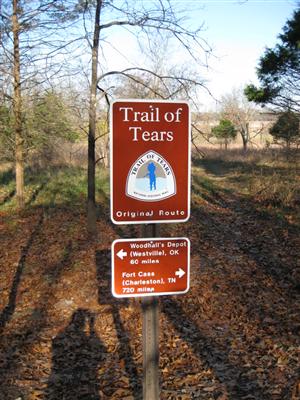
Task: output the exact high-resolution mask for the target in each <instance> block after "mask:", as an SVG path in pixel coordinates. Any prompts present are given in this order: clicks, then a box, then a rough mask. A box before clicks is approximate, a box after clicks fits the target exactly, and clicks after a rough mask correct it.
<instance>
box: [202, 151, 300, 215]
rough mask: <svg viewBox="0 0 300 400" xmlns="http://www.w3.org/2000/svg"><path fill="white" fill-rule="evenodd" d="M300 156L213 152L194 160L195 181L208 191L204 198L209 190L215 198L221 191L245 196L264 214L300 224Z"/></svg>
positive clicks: (264, 152) (272, 153) (254, 152)
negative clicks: (288, 158) (290, 217)
mask: <svg viewBox="0 0 300 400" xmlns="http://www.w3.org/2000/svg"><path fill="white" fill-rule="evenodd" d="M297 157H298V158H299V154H294V157H293V159H291V160H287V159H286V157H285V154H283V153H280V152H276V153H274V152H271V151H270V152H266V151H248V152H247V153H246V154H245V153H243V152H241V151H239V152H238V151H237V150H233V151H227V152H225V151H223V152H221V151H210V152H208V153H207V155H206V157H205V158H203V159H199V158H197V159H194V165H195V167H196V169H194V175H195V176H197V178H196V179H195V178H194V182H197V181H198V187H199V184H200V186H201V187H202V188H204V189H205V188H206V194H205V193H204V196H203V197H204V198H205V196H207V191H208V189H209V191H210V193H211V195H212V196H213V197H215V196H214V195H215V193H217V192H218V191H219V193H220V191H222V190H223V191H224V190H225V191H227V192H228V191H231V192H232V193H236V194H238V195H240V196H244V197H246V198H247V199H248V200H249V201H250V202H252V203H253V205H255V206H256V207H257V208H260V211H261V212H268V213H269V212H274V213H275V214H277V215H278V216H279V217H282V216H283V215H284V216H288V217H289V216H291V215H292V216H293V219H294V220H296V221H297V223H300V220H299V206H300V175H299V167H298V162H299V159H298V158H297ZM196 170H197V174H196ZM203 177H205V179H206V181H203ZM209 181H211V182H209ZM213 184H214V186H213ZM207 200H211V199H209V198H208V199H207Z"/></svg>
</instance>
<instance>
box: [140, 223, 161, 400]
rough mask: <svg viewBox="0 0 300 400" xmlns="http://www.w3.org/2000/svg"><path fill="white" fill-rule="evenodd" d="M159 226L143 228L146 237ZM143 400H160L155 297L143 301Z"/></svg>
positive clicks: (155, 233) (152, 235)
mask: <svg viewBox="0 0 300 400" xmlns="http://www.w3.org/2000/svg"><path fill="white" fill-rule="evenodd" d="M157 234H158V232H157V226H156V225H155V224H149V225H144V226H143V235H144V237H146V238H147V237H156V236H157ZM142 311H143V400H159V309H158V299H157V298H156V297H155V296H151V297H144V298H143V299H142Z"/></svg>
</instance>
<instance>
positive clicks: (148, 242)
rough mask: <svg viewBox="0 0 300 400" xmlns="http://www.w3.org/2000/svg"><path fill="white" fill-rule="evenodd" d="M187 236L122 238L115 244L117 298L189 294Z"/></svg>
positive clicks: (113, 273) (113, 257) (114, 281)
mask: <svg viewBox="0 0 300 400" xmlns="http://www.w3.org/2000/svg"><path fill="white" fill-rule="evenodd" d="M189 260H190V241H189V239H187V238H163V239H157V238H150V239H120V240H115V241H114V242H113V244H112V293H113V295H114V296H115V297H138V296H155V295H156V296H157V295H167V294H179V293H186V292H187V291H188V290H189V281H190V266H189V264H190V263H189Z"/></svg>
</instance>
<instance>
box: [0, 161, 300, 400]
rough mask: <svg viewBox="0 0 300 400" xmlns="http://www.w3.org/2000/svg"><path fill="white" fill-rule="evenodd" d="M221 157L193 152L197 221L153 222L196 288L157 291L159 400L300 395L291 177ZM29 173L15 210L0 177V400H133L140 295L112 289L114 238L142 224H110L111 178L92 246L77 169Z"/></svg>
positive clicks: (281, 399)
mask: <svg viewBox="0 0 300 400" xmlns="http://www.w3.org/2000/svg"><path fill="white" fill-rule="evenodd" d="M229 154H230V153H228V154H226V155H225V156H224V154H222V155H220V154H216V153H212V154H209V155H208V157H206V158H205V159H198V158H196V159H194V163H193V179H192V216H191V219H190V221H189V222H188V223H185V224H176V225H169V224H165V225H163V226H162V228H161V235H162V236H169V235H171V236H176V235H180V236H187V237H189V238H190V240H191V251H192V255H191V289H190V292H189V293H188V294H186V295H182V296H170V297H169V296H168V297H167V296H165V297H161V298H160V370H161V399H163V400H167V399H168V400H173V399H174V400H180V399H181V400H187V399H200V400H202V399H203V400H208V399H218V400H225V399H230V400H239V399H241V400H251V399H255V400H265V399H266V400H268V399H270V400H296V399H299V398H300V381H299V377H300V374H299V372H300V371H299V346H300V339H299V337H300V264H299V248H300V243H299V237H300V235H299V233H300V229H299V219H298V218H299V197H298V194H299V181H298V180H297V179H299V177H298V175H297V170H296V167H295V165H291V164H290V163H285V162H284V161H282V160H281V161H280V162H278V160H277V162H276V163H273V161H272V160H270V159H263V158H262V157H261V158H260V159H259V160H258V159H254V158H253V159H250V158H242V157H241V158H238V157H237V155H236V154H234V155H233V154H232V155H231V157H230V155H229ZM27 176H29V177H28V178H27V179H28V181H27V192H26V204H27V206H26V208H25V210H24V211H22V212H21V213H18V212H16V209H15V203H14V201H15V199H14V185H13V174H12V172H10V171H9V170H8V171H3V172H2V173H1V174H0V182H1V192H0V204H1V206H0V218H1V225H0V235H1V249H0V260H1V261H0V262H1V269H0V275H1V279H0V333H1V337H0V363H1V374H0V399H1V400H2V399H3V400H16V399H23V400H34V399H47V400H54V399H55V400H58V399H72V400H75V399H80V400H81V399H82V400H83V399H87V400H94V399H95V400H96V399H97V400H98V399H125V400H126V399H127V400H129V399H133V400H138V399H141V384H142V381H141V379H142V353H141V312H140V302H139V301H138V300H133V299H132V300H126V301H123V300H117V299H114V298H113V297H112V296H111V294H110V245H111V242H112V241H113V240H114V239H117V238H120V237H136V236H137V235H140V227H139V226H130V227H117V226H114V225H113V224H112V223H111V222H110V220H109V185H108V174H107V172H104V171H99V172H98V176H97V187H98V192H97V201H98V206H99V207H98V221H97V227H98V236H97V238H95V240H93V241H91V240H90V239H88V237H87V232H86V230H85V201H84V199H85V190H86V189H85V183H86V181H85V174H84V172H83V170H82V169H79V168H76V169H74V168H65V167H61V168H49V169H48V170H47V171H42V172H39V173H37V172H36V171H31V174H29V175H27ZM271 178H272V182H271V183H270V179H271ZM272 185H273V186H272ZM276 185H277V186H276ZM280 187H281V188H284V189H285V191H286V192H289V193H290V195H289V196H281V195H282V192H281V191H282V189H279V188H280ZM280 196H281V197H280Z"/></svg>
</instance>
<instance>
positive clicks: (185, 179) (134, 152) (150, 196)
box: [110, 100, 190, 224]
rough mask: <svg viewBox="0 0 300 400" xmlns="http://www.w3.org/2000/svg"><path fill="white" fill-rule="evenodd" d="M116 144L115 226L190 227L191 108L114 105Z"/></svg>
mask: <svg viewBox="0 0 300 400" xmlns="http://www.w3.org/2000/svg"><path fill="white" fill-rule="evenodd" d="M110 143H111V151H110V154H111V162H110V165H111V218H112V220H113V222H114V223H115V224H130V223H132V224H133V223H147V222H151V223H160V222H184V221H187V220H188V218H189V215H190V114H189V106H188V103H186V102H172V101H156V100H153V101H150V100H149V101H148V100H118V101H116V102H114V103H113V104H112V108H111V141H110Z"/></svg>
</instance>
